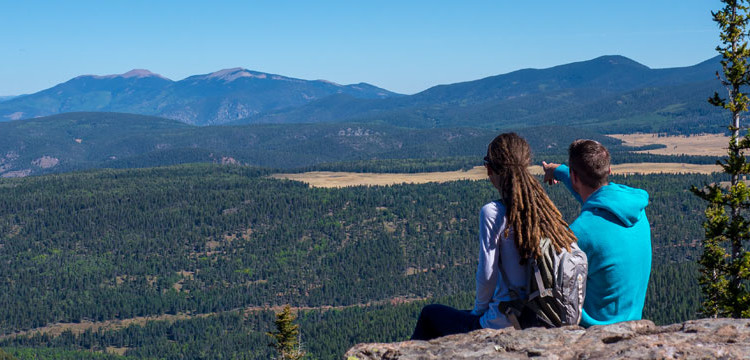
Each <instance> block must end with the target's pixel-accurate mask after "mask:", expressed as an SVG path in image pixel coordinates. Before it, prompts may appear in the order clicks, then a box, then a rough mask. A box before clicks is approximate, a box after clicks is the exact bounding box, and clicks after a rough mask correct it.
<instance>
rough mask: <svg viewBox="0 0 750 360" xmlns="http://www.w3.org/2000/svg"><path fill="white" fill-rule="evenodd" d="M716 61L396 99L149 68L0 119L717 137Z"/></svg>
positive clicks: (314, 84) (576, 67) (85, 82)
mask: <svg viewBox="0 0 750 360" xmlns="http://www.w3.org/2000/svg"><path fill="white" fill-rule="evenodd" d="M719 68H720V65H719V58H718V57H715V58H713V59H709V60H707V61H704V62H701V63H699V64H696V65H693V66H687V67H680V68H667V69H651V68H649V67H647V66H645V65H643V64H640V63H638V62H636V61H633V60H631V59H628V58H626V57H624V56H619V55H608V56H601V57H598V58H595V59H591V60H587V61H579V62H574V63H569V64H563V65H558V66H554V67H550V68H546V69H522V70H517V71H513V72H510V73H507V74H502V75H495V76H490V77H487V78H483V79H478V80H473V81H466V82H460V83H455V84H447V85H438V86H434V87H432V88H429V89H426V90H424V91H422V92H420V93H417V94H414V95H410V96H403V95H399V94H395V93H393V92H390V91H387V90H385V89H381V88H378V87H375V86H372V85H370V84H365V83H359V84H353V85H339V84H335V83H332V82H329V81H325V80H303V79H296V78H291V77H286V76H282V75H276V74H268V73H263V72H258V71H253V70H248V69H244V68H231V69H223V70H219V71H216V72H212V73H209V74H202V75H194V76H190V77H188V78H185V79H183V80H180V81H172V80H169V79H166V78H164V77H161V76H159V75H157V74H153V73H151V72H150V71H148V70H133V71H130V72H127V73H125V74H121V75H108V76H81V77H77V78H74V79H72V80H70V81H68V82H65V83H63V84H60V85H57V86H55V87H53V88H50V89H47V90H44V91H41V92H38V93H36V94H31V95H27V96H22V97H18V98H14V99H11V100H8V101H5V102H2V103H0V121H8V120H19V119H27V118H33V117H38V116H45V115H52V114H58V113H65V112H72V111H112V112H125V113H134V114H141V115H156V116H160V117H165V118H169V119H174V120H179V121H182V122H185V123H188V124H194V125H215V124H248V123H314V122H340V121H356V122H381V123H388V124H392V125H397V126H405V127H417V128H433V127H452V126H470V127H483V128H493V129H502V128H518V127H523V126H533V125H555V124H556V125H570V126H577V127H582V126H583V127H590V128H592V129H595V130H597V131H602V132H628V131H676V132H683V133H684V132H702V131H721V129H723V128H722V127H721V126H720V125H719V119H720V116H719V114H720V110H718V109H715V108H713V107H711V106H710V105H708V104H707V103H706V101H705V99H706V98H707V97H708V96H710V94H712V93H713V91H714V90H721V89H720V84H719V83H718V82H717V81H716V79H715V75H714V74H715V73H716V71H717V70H718V69H719Z"/></svg>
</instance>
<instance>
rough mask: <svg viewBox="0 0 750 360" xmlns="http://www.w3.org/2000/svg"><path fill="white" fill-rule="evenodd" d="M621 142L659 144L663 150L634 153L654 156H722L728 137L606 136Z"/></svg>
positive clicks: (725, 149)
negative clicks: (663, 146)
mask: <svg viewBox="0 0 750 360" xmlns="http://www.w3.org/2000/svg"><path fill="white" fill-rule="evenodd" d="M607 136H610V137H613V138H616V139H620V140H622V141H623V142H624V143H623V145H626V146H646V145H654V144H661V145H665V146H666V147H665V148H661V149H654V150H642V151H635V152H636V153H645V154H655V155H696V156H700V155H707V156H722V155H726V153H727V143H728V142H729V137H728V136H726V135H724V134H700V135H691V136H684V135H669V136H664V135H662V136H660V135H659V134H651V133H646V134H644V133H637V134H610V135H607Z"/></svg>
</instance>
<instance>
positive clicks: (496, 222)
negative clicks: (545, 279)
mask: <svg viewBox="0 0 750 360" xmlns="http://www.w3.org/2000/svg"><path fill="white" fill-rule="evenodd" d="M505 226H506V223H505V208H504V207H503V206H502V205H501V204H500V203H498V202H492V203H489V204H487V205H485V206H483V207H482V210H481V211H480V212H479V262H478V265H477V274H476V287H477V293H476V298H475V300H474V309H473V310H472V311H471V312H472V314H474V315H482V314H484V313H485V312H486V311H487V309H488V308H489V304H490V301H491V300H492V295H493V294H494V292H495V287H496V286H497V280H498V276H500V274H499V272H500V269H499V267H498V266H499V264H498V261H499V257H498V256H499V253H498V236H499V235H500V234H501V233H502V232H503V231H505Z"/></svg>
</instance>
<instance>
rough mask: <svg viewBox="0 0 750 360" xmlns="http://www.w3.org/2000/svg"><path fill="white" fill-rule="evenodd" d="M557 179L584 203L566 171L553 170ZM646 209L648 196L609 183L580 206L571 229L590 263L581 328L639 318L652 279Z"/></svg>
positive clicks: (567, 170) (635, 190)
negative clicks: (579, 212)
mask: <svg viewBox="0 0 750 360" xmlns="http://www.w3.org/2000/svg"><path fill="white" fill-rule="evenodd" d="M555 179H557V180H559V181H561V182H563V183H564V184H565V185H566V186H567V187H568V189H569V190H570V191H571V192H572V193H573V195H574V196H575V197H576V199H578V201H579V202H581V197H580V196H579V195H578V194H577V193H576V192H575V191H573V188H572V187H571V183H570V170H569V168H568V167H567V166H565V165H560V166H559V167H558V168H557V169H556V170H555ZM646 205H648V193H647V192H646V191H644V190H641V189H635V188H631V187H628V186H625V185H619V184H613V183H610V184H609V185H605V186H602V187H601V188H599V189H598V190H596V191H595V192H594V193H593V194H591V195H590V196H589V197H588V198H587V199H586V202H582V206H581V214H580V215H579V216H578V218H577V219H576V220H575V221H573V223H572V224H570V229H571V230H573V233H574V234H575V235H576V237H578V246H579V247H580V248H581V250H583V252H585V253H586V256H587V257H588V263H589V272H588V279H587V280H586V299H585V300H584V303H583V314H582V317H581V326H584V327H589V326H592V325H604V324H612V323H616V322H620V321H629V320H639V319H641V317H642V313H643V304H644V302H645V300H646V289H647V288H648V281H649V276H650V274H651V227H650V225H649V223H648V219H647V218H646V211H645V208H646Z"/></svg>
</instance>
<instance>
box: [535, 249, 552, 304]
mask: <svg viewBox="0 0 750 360" xmlns="http://www.w3.org/2000/svg"><path fill="white" fill-rule="evenodd" d="M531 266H532V269H533V270H534V277H533V278H532V279H533V280H535V281H536V288H537V289H538V290H537V291H534V292H533V293H531V294H529V300H531V299H533V298H535V297H537V296H541V297H547V296H552V289H547V288H546V287H545V286H544V281H543V280H542V273H541V271H539V265H538V264H537V262H536V259H535V258H532V259H531ZM532 279H529V281H532ZM529 288H531V287H529Z"/></svg>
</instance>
